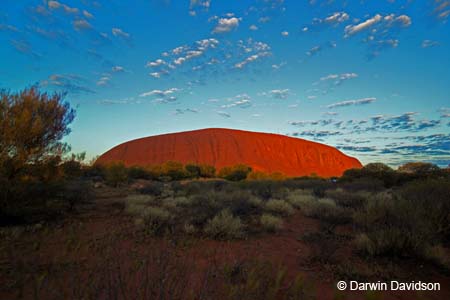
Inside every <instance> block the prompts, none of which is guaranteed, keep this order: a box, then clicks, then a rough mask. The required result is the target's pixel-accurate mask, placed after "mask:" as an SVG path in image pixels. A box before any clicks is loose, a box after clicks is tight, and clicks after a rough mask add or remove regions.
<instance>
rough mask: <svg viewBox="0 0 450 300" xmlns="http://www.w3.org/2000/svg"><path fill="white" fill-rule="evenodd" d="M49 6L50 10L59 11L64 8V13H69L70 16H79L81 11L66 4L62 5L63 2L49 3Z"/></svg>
mask: <svg viewBox="0 0 450 300" xmlns="http://www.w3.org/2000/svg"><path fill="white" fill-rule="evenodd" d="M47 6H48V8H50V9H59V8H62V9H63V10H64V12H66V13H68V14H78V13H79V11H80V10H79V9H78V8H76V7H70V6H68V5H66V4H62V3H61V2H58V1H48V2H47Z"/></svg>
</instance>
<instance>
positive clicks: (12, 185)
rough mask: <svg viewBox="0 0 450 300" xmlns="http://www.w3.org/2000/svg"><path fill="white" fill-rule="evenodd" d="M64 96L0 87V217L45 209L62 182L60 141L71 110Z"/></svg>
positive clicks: (63, 149)
mask: <svg viewBox="0 0 450 300" xmlns="http://www.w3.org/2000/svg"><path fill="white" fill-rule="evenodd" d="M64 96H65V95H64V94H57V93H56V94H52V95H50V94H47V93H42V92H40V91H39V90H38V88H37V87H31V88H28V89H24V90H22V91H19V92H17V93H10V92H7V91H4V90H1V91H0V185H1V186H0V216H1V215H15V216H19V215H24V214H27V213H28V212H30V211H33V210H36V209H38V210H39V211H41V212H44V211H45V209H46V203H47V200H50V199H55V198H57V196H58V191H59V190H60V188H57V186H61V185H60V184H58V181H59V180H60V177H61V174H62V172H61V168H60V166H59V164H60V163H61V159H62V155H63V154H64V153H66V152H67V151H68V149H69V147H68V145H67V144H65V143H63V142H62V141H61V140H62V138H63V137H64V136H66V135H67V134H69V133H70V128H69V125H70V123H71V122H72V121H73V119H74V117H75V111H74V110H73V109H72V108H71V107H70V105H69V103H67V102H64Z"/></svg>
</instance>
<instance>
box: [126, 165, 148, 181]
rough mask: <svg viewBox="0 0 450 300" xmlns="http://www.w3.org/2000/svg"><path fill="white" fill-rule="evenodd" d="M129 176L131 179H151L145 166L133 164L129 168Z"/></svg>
mask: <svg viewBox="0 0 450 300" xmlns="http://www.w3.org/2000/svg"><path fill="white" fill-rule="evenodd" d="M128 177H129V178H130V179H150V178H151V175H150V173H149V172H147V170H145V168H142V167H139V166H132V167H130V168H129V169H128Z"/></svg>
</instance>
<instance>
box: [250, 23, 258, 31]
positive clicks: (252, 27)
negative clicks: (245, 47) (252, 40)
mask: <svg viewBox="0 0 450 300" xmlns="http://www.w3.org/2000/svg"><path fill="white" fill-rule="evenodd" d="M248 29H250V30H253V31H255V30H258V26H256V25H254V24H253V25H250V27H249V28H248Z"/></svg>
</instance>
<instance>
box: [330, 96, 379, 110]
mask: <svg viewBox="0 0 450 300" xmlns="http://www.w3.org/2000/svg"><path fill="white" fill-rule="evenodd" d="M376 100H377V99H376V98H374V97H371V98H362V99H357V100H346V101H341V102H336V103H333V104H330V105H327V108H336V107H344V106H351V105H364V104H369V103H372V102H375V101H376Z"/></svg>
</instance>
